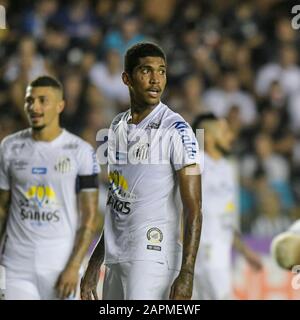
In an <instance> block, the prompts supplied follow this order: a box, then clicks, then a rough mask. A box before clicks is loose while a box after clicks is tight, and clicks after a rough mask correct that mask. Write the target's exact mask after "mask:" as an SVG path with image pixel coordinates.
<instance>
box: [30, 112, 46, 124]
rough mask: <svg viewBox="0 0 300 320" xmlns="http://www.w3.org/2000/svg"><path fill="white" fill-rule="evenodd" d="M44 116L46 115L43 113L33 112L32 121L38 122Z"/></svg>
mask: <svg viewBox="0 0 300 320" xmlns="http://www.w3.org/2000/svg"><path fill="white" fill-rule="evenodd" d="M43 116H44V115H42V114H31V115H30V120H31V121H32V122H37V121H39V120H41V119H42V118H43Z"/></svg>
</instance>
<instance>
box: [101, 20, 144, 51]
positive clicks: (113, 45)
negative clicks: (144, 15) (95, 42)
mask: <svg viewBox="0 0 300 320" xmlns="http://www.w3.org/2000/svg"><path fill="white" fill-rule="evenodd" d="M143 40H145V36H144V35H142V34H141V33H140V21H139V19H138V17H137V16H134V15H129V16H126V17H124V18H123V20H121V21H120V27H119V29H117V30H115V31H111V32H108V34H107V36H106V37H105V39H104V49H106V50H111V49H114V50H117V51H118V52H119V54H120V56H121V57H122V56H123V55H124V54H125V52H126V50H127V49H128V48H129V47H130V46H132V45H133V44H135V43H137V42H140V41H143Z"/></svg>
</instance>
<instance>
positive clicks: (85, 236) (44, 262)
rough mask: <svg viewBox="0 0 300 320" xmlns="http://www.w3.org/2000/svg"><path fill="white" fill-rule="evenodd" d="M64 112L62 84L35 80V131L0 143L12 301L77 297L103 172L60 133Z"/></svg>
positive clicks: (83, 146) (0, 197)
mask: <svg viewBox="0 0 300 320" xmlns="http://www.w3.org/2000/svg"><path fill="white" fill-rule="evenodd" d="M63 109H64V100H63V89H62V86H61V84H60V83H59V82H58V81H57V80H56V79H54V78H52V77H49V76H41V77H39V78H37V79H35V80H34V81H32V82H31V83H30V84H29V85H28V87H27V90H26V95H25V112H26V115H27V117H28V120H29V123H30V126H31V128H29V129H26V130H23V131H20V132H17V133H15V134H12V135H10V136H8V137H6V138H5V139H4V140H3V141H2V143H1V149H0V237H1V238H2V239H3V246H2V250H1V252H0V264H1V265H3V266H4V267H5V268H6V299H9V300H10V299H12V300H15V299H17V300H19V299H21V300H23V299H29V300H31V299H34V300H35V299H37V300H39V299H47V300H48V299H58V298H60V299H64V298H70V297H74V295H75V292H76V287H77V283H78V278H79V269H80V266H81V263H82V261H83V258H84V257H85V255H86V252H87V250H88V248H89V245H90V243H91V241H92V239H93V236H94V232H95V229H96V222H97V199H98V182H97V175H98V173H99V166H98V164H97V162H96V157H95V152H94V150H93V148H92V147H91V146H90V145H89V144H88V143H86V142H84V141H83V140H82V139H80V138H79V137H77V136H75V135H73V134H71V133H69V132H68V131H66V130H64V129H63V128H61V127H60V125H59V117H60V113H61V112H62V111H63ZM76 189H77V193H76Z"/></svg>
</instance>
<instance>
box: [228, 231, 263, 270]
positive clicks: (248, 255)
mask: <svg viewBox="0 0 300 320" xmlns="http://www.w3.org/2000/svg"><path fill="white" fill-rule="evenodd" d="M233 247H234V249H235V250H237V251H238V252H240V253H241V254H242V255H243V256H244V258H245V259H246V260H247V262H248V263H249V265H250V266H251V267H252V268H253V269H254V270H261V269H262V267H263V264H262V261H261V258H260V257H259V255H258V254H257V253H256V252H254V251H253V250H252V249H251V248H250V247H249V246H248V245H246V243H244V242H243V240H242V238H241V235H240V233H239V232H237V231H235V232H234V238H233Z"/></svg>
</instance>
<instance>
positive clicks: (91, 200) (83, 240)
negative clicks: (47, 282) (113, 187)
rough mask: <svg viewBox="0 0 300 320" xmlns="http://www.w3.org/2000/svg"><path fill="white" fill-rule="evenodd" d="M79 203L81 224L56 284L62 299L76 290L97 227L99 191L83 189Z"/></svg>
mask: <svg viewBox="0 0 300 320" xmlns="http://www.w3.org/2000/svg"><path fill="white" fill-rule="evenodd" d="M79 204H80V209H81V213H82V222H81V226H80V228H79V230H78V232H77V235H76V239H75V244H74V247H73V251H72V253H71V256H70V258H69V261H68V263H67V265H66V267H65V269H64V271H63V272H62V273H61V275H60V277H59V279H58V281H57V284H56V288H57V291H58V295H59V297H60V298H61V299H64V298H66V297H68V296H70V295H71V294H74V293H75V292H76V287H77V282H78V273H79V268H80V266H81V263H82V261H83V259H84V257H85V255H86V253H87V251H88V248H89V246H90V244H91V242H92V240H93V237H94V235H95V231H96V229H97V208H98V191H81V192H80V193H79Z"/></svg>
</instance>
